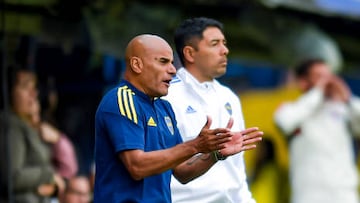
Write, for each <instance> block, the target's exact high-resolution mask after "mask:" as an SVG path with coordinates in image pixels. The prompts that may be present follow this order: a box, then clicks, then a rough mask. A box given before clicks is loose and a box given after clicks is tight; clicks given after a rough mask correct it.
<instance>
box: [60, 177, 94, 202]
mask: <svg viewBox="0 0 360 203" xmlns="http://www.w3.org/2000/svg"><path fill="white" fill-rule="evenodd" d="M60 202H61V203H89V202H91V187H90V181H89V178H88V177H86V176H75V177H73V178H71V179H70V180H69V181H68V183H67V185H66V189H65V193H64V196H63V198H62V200H61V201H60Z"/></svg>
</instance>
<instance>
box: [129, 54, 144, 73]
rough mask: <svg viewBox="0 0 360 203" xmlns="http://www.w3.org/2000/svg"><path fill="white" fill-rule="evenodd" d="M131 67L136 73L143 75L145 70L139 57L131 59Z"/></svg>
mask: <svg viewBox="0 0 360 203" xmlns="http://www.w3.org/2000/svg"><path fill="white" fill-rule="evenodd" d="M130 67H131V70H133V71H134V72H135V73H141V71H142V69H143V62H142V60H141V59H140V58H139V57H136V56H133V57H131V59H130Z"/></svg>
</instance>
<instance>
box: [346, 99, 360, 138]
mask: <svg viewBox="0 0 360 203" xmlns="http://www.w3.org/2000/svg"><path fill="white" fill-rule="evenodd" d="M348 106H349V112H350V119H349V120H350V128H351V130H352V132H353V134H354V136H356V137H359V138H360V98H359V97H355V96H352V97H351V98H350V101H349V104H348Z"/></svg>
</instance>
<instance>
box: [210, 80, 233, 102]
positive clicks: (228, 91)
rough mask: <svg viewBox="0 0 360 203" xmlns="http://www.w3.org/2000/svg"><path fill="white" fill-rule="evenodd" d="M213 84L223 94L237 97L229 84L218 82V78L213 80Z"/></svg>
mask: <svg viewBox="0 0 360 203" xmlns="http://www.w3.org/2000/svg"><path fill="white" fill-rule="evenodd" d="M214 84H215V88H216V89H218V90H219V92H220V93H221V94H224V96H228V97H234V98H235V97H236V98H239V97H238V95H236V94H235V92H234V90H232V89H231V88H230V87H229V86H227V85H224V84H222V83H220V82H219V81H218V80H215V81H214Z"/></svg>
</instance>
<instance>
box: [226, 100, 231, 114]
mask: <svg viewBox="0 0 360 203" xmlns="http://www.w3.org/2000/svg"><path fill="white" fill-rule="evenodd" d="M225 109H226V111H227V112H228V113H229V114H230V115H232V108H231V104H230V103H229V102H226V104H225Z"/></svg>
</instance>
